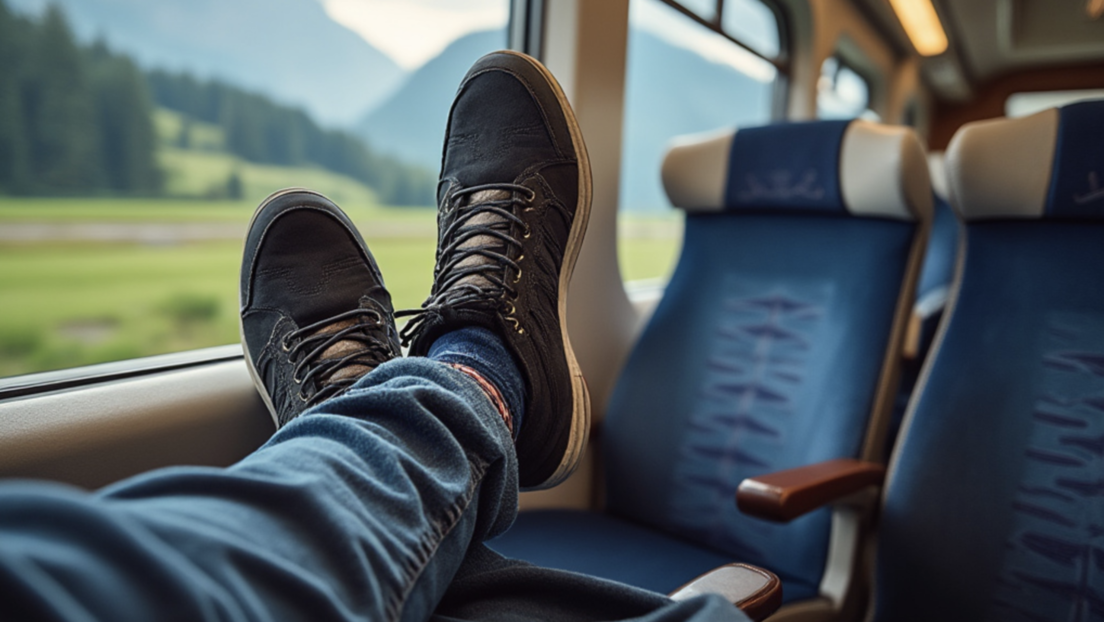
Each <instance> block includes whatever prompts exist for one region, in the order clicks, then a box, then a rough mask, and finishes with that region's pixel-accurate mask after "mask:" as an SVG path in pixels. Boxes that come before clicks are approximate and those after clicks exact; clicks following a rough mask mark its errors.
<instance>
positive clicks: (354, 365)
mask: <svg viewBox="0 0 1104 622" xmlns="http://www.w3.org/2000/svg"><path fill="white" fill-rule="evenodd" d="M369 321H371V320H368V319H367V318H352V319H348V320H342V321H340V322H334V323H333V324H328V325H326V326H323V327H322V328H320V329H318V330H316V331H314V332H313V333H311V336H315V335H332V334H333V333H336V332H338V331H340V330H342V329H345V328H348V327H350V326H353V325H354V324H358V323H360V324H364V323H367V322H369ZM366 347H367V346H365V345H364V343H363V342H361V341H357V340H355V339H342V340H340V341H337V342H335V343H333V344H331V345H330V346H329V347H328V348H326V349H325V350H323V351H322V353H321V354H319V356H318V361H319V362H322V361H331V360H336V359H342V358H345V357H346V356H349V355H350V354H355V353H357V352H360V353H362V354H365V355H367V353H366V352H364V350H365V348H366ZM363 360H364V359H356V358H354V359H352V360H350V361H349V362H348V363H346V364H345V365H342V366H341V367H338V368H337V369H336V370H334V371H333V373H331V374H329V375H328V376H326V377H324V378H320V379H319V382H318V384H319V385H320V386H325V385H327V384H330V383H332V382H336V381H339V380H345V379H348V378H360V377H361V376H363V375H364V374H367V373H368V372H370V371H372V369H373V368H375V365H376V364H375V362H374V361H373V362H372V365H365V364H363V362H362V361H363Z"/></svg>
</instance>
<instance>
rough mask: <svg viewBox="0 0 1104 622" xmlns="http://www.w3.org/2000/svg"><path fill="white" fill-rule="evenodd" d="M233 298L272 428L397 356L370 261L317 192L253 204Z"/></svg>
mask: <svg viewBox="0 0 1104 622" xmlns="http://www.w3.org/2000/svg"><path fill="white" fill-rule="evenodd" d="M240 295H241V335H242V347H243V349H244V350H245V362H246V365H247V366H248V367H249V372H250V374H251V375H252V376H253V382H254V383H255V384H256V385H257V390H258V391H259V392H260V394H261V397H262V398H263V399H264V402H265V404H266V405H267V406H268V410H269V412H271V413H272V418H273V420H275V422H276V427H278V428H279V427H282V426H284V425H286V424H287V423H288V422H289V421H291V420H292V419H294V418H295V417H297V416H298V415H299V414H300V413H302V412H303V411H304V410H306V409H307V408H309V407H311V406H314V405H315V404H318V403H319V402H321V401H323V400H326V399H328V398H331V397H334V396H336V395H340V394H341V393H342V392H344V391H345V390H346V389H348V388H349V387H350V386H352V384H353V383H354V382H356V381H357V380H359V379H360V378H361V377H362V376H364V375H365V374H367V373H368V372H369V371H371V370H373V369H375V368H376V367H377V366H378V365H380V364H381V363H383V362H385V361H388V360H390V359H392V358H394V357H395V356H398V354H399V343H398V334H397V333H396V331H395V320H394V317H393V315H394V314H393V311H392V308H391V296H390V295H389V294H388V293H387V290H386V289H385V288H384V286H383V278H382V277H381V276H380V272H379V268H378V267H377V266H376V261H375V259H373V257H372V254H371V253H370V252H368V248H367V247H366V246H365V244H364V240H363V239H362V238H361V237H360V234H359V233H357V230H356V227H354V226H353V223H352V222H351V221H350V220H349V218H348V216H346V215H345V214H344V213H343V212H342V211H341V210H340V209H338V207H337V206H336V205H334V204H333V203H331V202H330V201H329V200H327V199H326V198H325V197H323V196H322V195H320V194H315V193H313V192H309V191H307V190H301V189H288V190H281V191H280V192H277V193H275V194H273V195H272V196H270V197H268V198H267V199H265V201H264V202H263V203H261V206H260V207H258V208H257V211H256V213H254V214H253V220H252V221H250V223H249V232H248V234H247V235H246V240H245V253H244V257H243V259H242V270H241V290H240Z"/></svg>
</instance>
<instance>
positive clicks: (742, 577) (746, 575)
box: [671, 564, 782, 622]
mask: <svg viewBox="0 0 1104 622" xmlns="http://www.w3.org/2000/svg"><path fill="white" fill-rule="evenodd" d="M702 594H718V595H720V596H722V597H724V598H725V599H727V600H728V602H730V603H732V604H733V605H736V607H737V608H738V609H739V610H740V611H743V612H744V615H746V616H747V617H749V618H751V619H752V620H753V621H754V622H759V620H762V619H764V618H766V617H767V616H769V615H771V614H772V613H774V612H775V611H778V608H779V607H781V606H782V582H781V581H779V580H778V577H776V576H775V575H774V573H773V572H771V571H769V570H764V569H762V568H759V567H757V566H751V565H749V564H728V565H727V566H721V567H720V568H715V569H713V570H710V571H709V572H707V573H705V574H703V575H702V576H700V577H698V578H697V579H694V580H693V581H691V582H689V583H687V584H686V585H684V586H682V587H680V588H679V589H677V590H675V591H674V592H672V593H671V599H672V600H687V599H690V598H693V597H695V596H700V595H702Z"/></svg>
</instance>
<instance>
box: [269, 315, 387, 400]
mask: <svg viewBox="0 0 1104 622" xmlns="http://www.w3.org/2000/svg"><path fill="white" fill-rule="evenodd" d="M371 303H372V304H373V305H375V304H376V303H375V301H371ZM365 318H367V319H371V320H372V321H371V322H370V323H365V322H364V321H363V320H364V319H365ZM347 320H352V323H351V324H349V325H348V326H345V327H343V328H341V329H338V330H336V331H334V332H332V333H320V332H318V331H320V330H322V329H325V328H326V327H328V326H332V325H333V324H336V323H339V322H343V321H347ZM293 341H294V342H295V343H294V344H291V342H293ZM340 341H355V342H357V343H360V344H362V345H363V346H364V347H363V348H356V349H355V350H354V351H352V352H350V353H349V354H347V355H345V356H342V357H340V358H332V359H321V360H320V359H319V357H320V356H321V355H322V354H323V353H324V352H325V351H326V350H327V349H328V348H329V347H330V346H333V345H334V344H336V343H338V342H340ZM389 344H390V340H389V338H388V335H387V324H386V323H385V322H384V321H383V312H382V310H381V309H377V308H372V307H368V308H359V309H353V310H351V311H346V312H344V313H340V314H338V315H335V316H333V317H330V318H326V319H324V320H320V321H318V322H315V323H313V324H311V325H309V326H304V327H303V328H300V329H298V330H295V331H292V332H290V333H288V335H287V336H286V337H285V338H284V341H283V343H282V344H281V345H282V346H283V347H284V349H285V350H287V351H288V357H289V359H290V360H291V361H292V362H294V363H295V368H294V370H293V371H292V379H293V380H294V381H295V382H296V383H297V384H301V385H302V387H301V388H300V389H299V395H300V396H301V397H305V393H304V389H305V388H306V387H307V386H310V385H311V384H312V383H313V385H315V386H317V390H316V391H315V392H314V394H312V395H311V396H309V397H307V400H306V401H307V405H308V406H310V405H314V404H316V403H318V402H320V401H322V400H324V399H326V398H328V397H330V396H332V395H335V394H337V393H340V392H341V391H344V390H345V389H346V388H348V387H349V386H351V385H352V384H353V383H355V382H356V381H357V380H358V379H359V378H360V375H362V374H360V375H356V376H351V377H348V378H339V379H336V380H333V379H330V378H331V377H332V376H333V375H334V374H336V373H337V372H338V371H340V370H341V369H343V368H344V367H346V366H349V365H364V366H367V367H375V366H377V365H379V364H381V363H383V362H384V361H386V360H387V359H389V358H391V357H392V356H393V355H394V354H395V353H394V352H393V351H392V350H391V346H390V345H389ZM304 353H305V354H304ZM304 370H306V373H305V374H303V372H304ZM300 374H303V375H302V376H300Z"/></svg>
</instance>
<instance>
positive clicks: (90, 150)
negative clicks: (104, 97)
mask: <svg viewBox="0 0 1104 622" xmlns="http://www.w3.org/2000/svg"><path fill="white" fill-rule="evenodd" d="M33 30H34V31H37V33H36V34H37V36H36V37H35V39H36V40H35V41H34V44H33V46H31V49H32V51H33V55H32V60H31V67H30V69H31V71H30V73H29V74H28V76H27V80H26V88H25V90H24V92H23V95H24V97H23V101H22V105H23V111H24V114H25V117H26V120H27V128H28V130H29V132H30V153H31V161H30V164H31V174H32V175H33V177H34V183H35V185H36V186H37V187H38V190H40V191H45V190H49V191H52V192H59V193H73V192H84V191H88V190H90V189H96V188H101V187H103V185H104V170H103V167H102V166H101V161H100V159H99V158H98V157H97V156H98V154H99V132H97V131H96V126H95V123H96V115H95V106H94V103H93V98H92V96H91V90H90V89H89V86H88V80H87V75H86V74H87V71H86V67H85V65H84V59H82V57H81V50H80V49H79V48H78V47H77V45H76V43H75V42H74V40H73V35H72V32H71V31H70V30H69V25H68V24H67V23H66V21H65V16H64V15H63V14H62V13H61V11H60V9H58V8H57V7H56V6H53V5H51V6H50V8H49V9H47V11H46V15H45V17H44V18H43V21H42V24H41V25H39V26H38V27H37V28H35V29H33Z"/></svg>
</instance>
